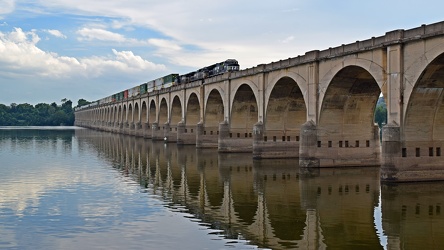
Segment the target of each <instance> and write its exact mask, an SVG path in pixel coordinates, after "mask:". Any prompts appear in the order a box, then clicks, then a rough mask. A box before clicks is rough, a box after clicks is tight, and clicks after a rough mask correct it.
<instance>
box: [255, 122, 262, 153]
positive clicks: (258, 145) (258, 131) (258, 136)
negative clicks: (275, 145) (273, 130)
mask: <svg viewBox="0 0 444 250" xmlns="http://www.w3.org/2000/svg"><path fill="white" fill-rule="evenodd" d="M263 141H264V124H263V123H262V122H261V121H259V122H258V123H256V124H254V126H253V158H256V159H259V158H262V150H263V148H262V144H263Z"/></svg>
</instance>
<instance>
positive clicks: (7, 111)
mask: <svg viewBox="0 0 444 250" xmlns="http://www.w3.org/2000/svg"><path fill="white" fill-rule="evenodd" d="M88 103H89V102H88V101H86V100H84V99H80V100H79V101H78V105H77V106H82V105H85V104H88ZM73 125H74V109H73V107H72V101H71V100H67V99H62V104H61V105H57V104H56V103H55V102H53V103H51V104H47V103H39V104H37V105H35V106H33V105H31V104H28V103H23V104H16V103H11V105H9V106H7V105H5V104H0V126H73Z"/></svg>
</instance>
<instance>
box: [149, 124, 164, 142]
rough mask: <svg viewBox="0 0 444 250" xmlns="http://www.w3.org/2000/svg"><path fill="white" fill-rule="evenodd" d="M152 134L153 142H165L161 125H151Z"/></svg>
mask: <svg viewBox="0 0 444 250" xmlns="http://www.w3.org/2000/svg"><path fill="white" fill-rule="evenodd" d="M151 132H152V133H151V139H153V141H161V140H163V131H162V130H161V128H160V127H159V123H157V122H154V123H153V124H151Z"/></svg>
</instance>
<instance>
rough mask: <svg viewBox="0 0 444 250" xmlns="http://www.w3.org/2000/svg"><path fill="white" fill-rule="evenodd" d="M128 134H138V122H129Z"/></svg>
mask: <svg viewBox="0 0 444 250" xmlns="http://www.w3.org/2000/svg"><path fill="white" fill-rule="evenodd" d="M128 134H129V135H133V136H135V135H136V124H135V123H134V122H131V123H129V124H128Z"/></svg>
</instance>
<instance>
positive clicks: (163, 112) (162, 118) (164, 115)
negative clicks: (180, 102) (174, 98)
mask: <svg viewBox="0 0 444 250" xmlns="http://www.w3.org/2000/svg"><path fill="white" fill-rule="evenodd" d="M167 121H168V105H167V102H166V100H165V99H162V101H161V102H160V107H159V126H162V125H163V124H165V123H166V122H167Z"/></svg>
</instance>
